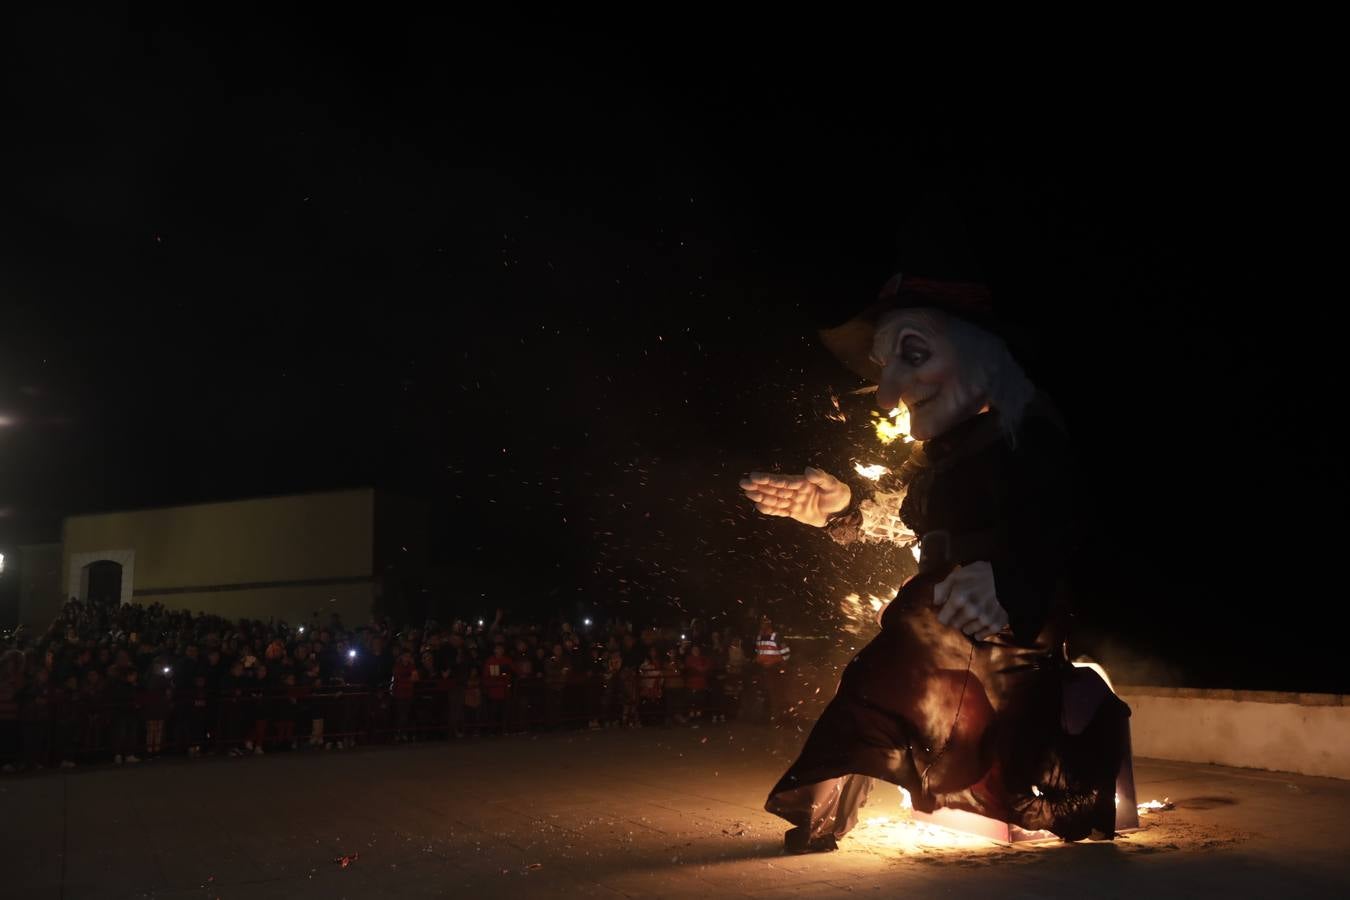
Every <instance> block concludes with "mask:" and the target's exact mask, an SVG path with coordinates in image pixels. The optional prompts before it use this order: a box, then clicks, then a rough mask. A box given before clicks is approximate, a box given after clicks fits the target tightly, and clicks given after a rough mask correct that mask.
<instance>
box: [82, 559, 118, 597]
mask: <svg viewBox="0 0 1350 900" xmlns="http://www.w3.org/2000/svg"><path fill="white" fill-rule="evenodd" d="M85 569H86V570H87V572H88V576H89V581H88V584H89V592H88V594H87V595H86V599H87V600H91V601H93V602H95V603H97V604H99V605H100V606H116V605H118V604H119V603H121V602H122V564H121V563H115V562H113V561H112V560H110V559H100V560H98V561H97V562H91V563H90V564H89V565H87V566H85Z"/></svg>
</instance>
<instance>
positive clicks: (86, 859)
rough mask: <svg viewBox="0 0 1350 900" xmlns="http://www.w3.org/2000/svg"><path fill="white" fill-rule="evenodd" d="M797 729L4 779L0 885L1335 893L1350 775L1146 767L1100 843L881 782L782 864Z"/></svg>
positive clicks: (510, 743) (331, 899)
mask: <svg viewBox="0 0 1350 900" xmlns="http://www.w3.org/2000/svg"><path fill="white" fill-rule="evenodd" d="M801 738H802V735H801V734H800V733H797V732H795V731H793V732H790V733H789V732H777V731H772V730H769V729H766V728H762V727H756V726H739V725H732V726H707V725H705V726H704V727H703V728H701V729H689V728H680V729H670V730H667V729H660V728H656V729H652V728H648V729H643V730H640V731H604V732H585V733H575V734H560V735H551V736H543V737H516V738H486V739H481V740H472V741H459V742H454V743H448V744H447V743H427V744H417V745H413V746H404V747H382V748H371V749H363V750H357V751H347V752H341V753H338V752H331V753H321V754H272V755H269V756H265V757H253V758H248V759H242V760H234V759H207V760H201V761H195V762H188V761H177V760H174V761H170V760H164V761H159V762H155V763H152V764H146V763H142V764H141V765H140V766H137V767H126V768H120V769H115V768H112V767H106V768H91V769H87V770H75V771H73V772H71V773H57V772H49V773H39V774H35V775H24V776H7V777H4V778H2V779H0V810H3V816H0V822H3V824H0V829H3V833H2V834H0V838H3V840H0V866H2V867H3V868H0V872H3V875H2V876H0V897H3V898H6V900H20V898H25V900H26V898H37V900H46V898H64V900H75V898H114V897H125V898H201V900H210V898H216V897H221V898H236V897H238V898H264V900H265V898H290V900H304V898H310V897H315V898H320V897H321V898H324V900H340V898H381V897H400V898H401V897H461V896H472V897H476V898H487V897H512V898H529V897H606V898H619V897H625V896H632V897H644V898H649V897H699V898H702V900H707V898H712V897H726V896H757V897H780V896H791V897H843V896H856V895H858V894H860V893H861V894H864V895H870V896H894V895H899V894H907V895H909V896H916V897H929V896H933V897H999V898H1016V897H1061V896H1062V897H1083V896H1093V897H1129V898H1131V900H1139V898H1154V897H1224V898H1233V897H1279V898H1280V900H1286V898H1295V897H1320V896H1327V897H1330V896H1350V782H1345V781H1336V780H1331V779H1319V778H1307V777H1302V776H1293V775H1281V774H1274V773H1267V772H1256V771H1248V770H1242V769H1224V768H1218V767H1212V766H1196V765H1182V764H1174V763H1165V762H1157V761H1147V760H1139V761H1136V777H1137V779H1138V782H1139V794H1140V799H1141V800H1142V799H1150V798H1153V797H1157V798H1159V799H1161V798H1163V797H1168V798H1170V799H1171V800H1172V801H1173V802H1174V803H1175V804H1176V809H1174V810H1172V811H1170V812H1162V813H1157V814H1155V815H1152V816H1148V817H1146V818H1145V823H1146V824H1145V828H1144V830H1142V831H1141V832H1138V833H1136V834H1132V835H1129V836H1125V837H1122V838H1120V839H1119V840H1117V841H1116V842H1114V843H1105V844H1076V845H1063V844H1049V845H1038V846H1031V847H1027V846H1020V847H1016V848H1011V847H1002V846H998V845H993V844H988V843H983V842H980V841H977V840H974V839H960V838H955V837H953V836H951V835H949V834H947V833H943V832H936V831H932V830H931V829H926V828H922V827H920V826H917V825H914V824H913V823H910V822H908V821H907V820H906V819H905V817H904V815H903V813H902V812H901V811H900V809H899V797H898V792H896V791H893V790H892V789H891V788H890V787H889V786H885V785H883V786H881V787H880V788H879V789H878V790H877V791H876V792H874V794H873V797H874V802H873V803H872V804H871V805H870V806H869V807H868V808H867V809H865V810H864V811H863V823H862V824H861V825H860V827H859V828H858V829H857V830H856V831H855V832H854V834H853V835H851V836H850V837H849V838H847V839H846V840H845V841H844V842H843V844H842V845H841V849H840V850H839V851H838V852H836V853H832V854H823V855H813V856H804V857H799V856H785V855H783V854H782V852H781V849H780V842H781V834H782V831H783V823H781V822H779V821H778V820H777V819H775V818H774V817H772V816H769V815H768V814H767V813H765V812H763V810H762V806H761V805H762V803H763V801H764V796H765V793H766V792H767V790H768V788H769V786H770V785H771V784H772V783H773V782H774V781H775V780H776V779H777V777H778V775H779V774H780V773H781V770H782V769H783V768H784V767H785V765H786V764H787V762H788V761H789V757H790V756H791V754H792V753H793V752H794V751H795V749H796V746H797V745H798V744H799V742H800V739H801ZM342 856H348V857H349V858H350V860H351V861H350V863H349V865H348V866H346V867H345V868H344V867H343V866H342V865H341V863H340V862H338V861H337V860H338V859H339V858H340V857H342Z"/></svg>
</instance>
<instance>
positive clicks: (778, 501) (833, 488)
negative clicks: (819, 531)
mask: <svg viewBox="0 0 1350 900" xmlns="http://www.w3.org/2000/svg"><path fill="white" fill-rule="evenodd" d="M741 490H742V491H744V492H745V496H746V499H748V500H749V501H750V502H751V503H753V504H755V509H757V510H759V511H760V512H762V513H764V515H766V516H786V517H787V518H790V519H796V520H797V521H798V522H801V523H802V524H804V525H813V526H815V527H816V528H823V527H825V523H826V521H827V520H828V518H829V516H830V514H831V513H837V512H839V511H840V510H843V509H847V508H848V504H849V501H851V500H852V499H853V491H852V490H851V489H850V488H849V486H848V485H847V484H845V483H844V482H842V481H840V480H839V479H838V478H835V477H834V476H833V475H831V474H830V473H829V472H825V471H822V470H820V469H813V468H811V467H810V466H807V468H806V471H805V472H803V473H802V474H801V475H779V474H775V473H770V472H751V473H750V474H749V475H748V476H746V477H745V478H742V479H741Z"/></svg>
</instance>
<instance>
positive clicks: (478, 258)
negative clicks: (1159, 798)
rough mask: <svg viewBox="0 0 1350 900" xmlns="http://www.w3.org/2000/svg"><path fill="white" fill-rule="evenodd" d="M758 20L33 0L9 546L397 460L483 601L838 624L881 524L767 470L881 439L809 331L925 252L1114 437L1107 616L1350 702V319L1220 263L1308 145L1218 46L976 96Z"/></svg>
mask: <svg viewBox="0 0 1350 900" xmlns="http://www.w3.org/2000/svg"><path fill="white" fill-rule="evenodd" d="M694 31H697V29H694ZM751 34H752V32H744V33H741V34H734V33H728V32H723V33H722V35H721V37H720V38H718V39H717V40H708V39H705V40H703V41H701V42H700V41H697V40H696V39H695V38H693V37H692V36H681V35H677V34H675V33H674V32H671V33H669V34H667V35H666V37H665V38H664V39H663V40H662V41H660V42H659V43H658V42H656V41H654V40H647V39H644V40H641V41H639V40H636V39H634V38H633V37H632V36H631V35H629V36H624V35H622V34H620V33H619V32H618V31H617V30H615V31H611V32H605V31H603V30H591V31H583V30H582V29H580V28H578V27H575V26H567V25H566V24H565V23H563V22H561V21H536V22H524V21H516V22H509V23H500V24H494V25H492V26H488V25H468V24H465V23H463V22H452V21H448V20H432V19H426V20H414V19H398V20H392V19H391V20H389V21H382V22H370V21H364V20H362V21H345V22H339V21H333V20H315V19H304V20H300V19H298V18H297V19H296V20H291V21H264V20H248V21H244V20H238V19H236V20H223V19H222V20H219V21H191V22H189V21H173V20H170V19H168V18H161V17H158V16H155V17H150V16H141V17H137V16H134V15H132V16H128V15H124V14H121V13H118V14H90V15H89V16H87V17H86V18H83V19H80V18H72V17H69V16H61V17H59V18H58V17H56V16H55V15H54V14H53V15H50V16H49V15H48V14H45V13H33V14H30V15H29V16H28V18H27V19H26V20H25V21H23V22H22V23H21V24H20V25H19V26H17V27H16V28H15V29H14V30H13V31H12V34H11V40H12V41H13V43H12V45H11V46H10V47H8V48H7V50H6V52H7V55H8V56H9V58H10V61H11V65H12V67H13V75H12V76H11V77H10V78H8V79H7V80H6V93H5V120H6V121H5V127H4V132H5V134H6V135H7V137H6V139H5V141H4V142H3V144H2V145H0V163H3V167H4V171H5V174H6V177H5V178H4V179H3V181H0V305H2V309H3V318H2V319H0V551H3V550H4V549H8V548H12V547H14V546H16V545H18V544H21V543H26V542H33V541H40V540H54V539H56V538H57V537H58V535H59V524H60V520H61V518H62V517H63V516H65V515H69V514H72V513H80V512H91V511H99V510H110V509H125V508H137V507H146V506H155V505H163V504H170V503H183V502H197V501H206V500H219V499H231V498H238V497H247V496H254V495H260V494H273V493H287V492H294V491H307V490H321V489H329V488H336V487H348V486H357V485H367V484H373V485H377V486H380V487H384V488H388V489H390V490H395V491H399V492H402V493H406V494H409V495H411V496H416V497H421V498H424V499H426V500H427V501H428V502H429V504H430V506H431V509H432V513H433V521H432V527H433V542H432V547H433V553H434V558H435V561H436V562H437V563H438V565H439V566H440V567H441V569H442V571H443V572H449V573H451V577H452V579H453V584H454V585H455V591H456V592H462V595H463V597H464V602H465V604H466V606H467V605H479V606H484V607H488V608H490V607H492V606H497V605H504V606H508V607H511V608H513V609H517V610H521V611H522V612H523V611H531V612H538V613H540V614H545V613H548V612H551V611H553V610H557V609H567V608H570V607H571V606H572V605H574V604H575V603H576V602H578V601H583V602H596V603H606V604H609V605H610V606H611V607H612V608H618V609H621V610H624V611H626V612H627V613H628V614H629V615H631V616H632V617H633V618H635V619H650V618H653V617H656V618H669V617H673V616H680V615H690V614H695V613H716V612H719V611H725V610H728V609H733V608H736V607H738V606H745V605H754V606H757V607H759V608H769V609H773V610H775V611H776V613H777V615H778V616H779V617H780V618H782V619H784V620H786V621H790V622H792V623H794V625H795V626H796V627H798V628H801V629H803V630H809V629H810V628H811V627H813V626H815V625H817V624H819V622H820V621H824V619H823V618H822V616H823V613H821V611H822V610H825V609H829V608H833V607H834V606H835V605H836V601H837V599H838V597H839V596H840V595H842V594H843V593H846V592H847V590H852V589H857V587H858V586H859V585H862V584H863V583H864V582H865V580H866V576H867V575H868V574H871V573H875V572H876V571H877V570H878V568H881V569H883V570H884V569H885V567H886V557H885V554H884V553H878V552H876V551H862V552H861V553H855V552H851V551H847V550H845V549H842V548H836V547H833V546H832V545H829V544H828V542H824V541H822V539H821V536H820V535H819V534H813V533H807V532H806V530H805V529H803V528H801V527H800V526H797V527H794V526H793V524H792V523H785V522H781V521H773V522H770V521H767V520H760V519H758V518H757V517H756V516H755V515H754V514H753V511H752V510H749V508H748V506H747V505H745V504H744V503H743V501H741V500H740V498H739V493H738V491H737V490H736V479H737V478H738V477H739V475H740V474H741V473H742V472H744V471H746V470H748V469H750V468H765V467H781V468H783V469H784V470H800V468H801V466H803V465H805V464H808V463H813V464H818V465H821V466H823V467H825V468H828V469H831V470H832V471H835V472H836V473H839V474H843V473H845V472H847V471H848V469H849V468H850V466H851V462H852V460H854V459H865V460H866V461H885V458H886V457H885V454H884V452H883V451H882V449H881V448H880V446H879V445H878V444H877V443H876V442H875V441H874V440H873V439H872V438H871V437H870V436H869V434H868V428H867V424H866V419H867V402H868V401H867V399H866V398H857V399H852V400H850V399H849V398H848V397H847V396H845V399H844V406H845V411H846V412H848V413H849V417H850V422H849V423H844V424H841V423H838V422H834V421H832V420H830V419H829V418H827V415H826V413H827V412H828V411H829V409H830V401H829V398H830V395H831V393H832V392H833V393H835V394H843V393H844V392H846V391H848V390H851V389H854V388H857V387H859V386H860V382H858V381H857V380H856V379H855V378H853V377H852V376H850V375H849V374H848V373H847V372H846V371H845V370H844V369H842V367H840V366H839V365H838V364H837V363H836V362H835V361H834V360H833V359H832V358H830V357H829V356H828V354H827V353H825V351H824V350H823V349H821V348H820V347H819V345H818V343H817V341H816V339H815V337H814V331H813V329H814V326H815V325H816V324H818V323H821V322H823V321H825V320H827V319H829V318H831V317H834V318H836V319H841V318H843V317H845V315H846V314H847V313H848V312H849V311H850V308H851V307H856V306H861V305H863V304H864V303H865V302H866V301H867V299H868V297H869V296H870V295H871V294H872V293H874V292H875V290H876V287H877V285H878V284H879V283H880V281H881V280H884V278H885V277H886V276H887V275H888V274H890V272H891V271H892V270H893V269H894V268H895V267H896V261H897V259H900V260H904V261H906V262H908V261H910V260H913V261H914V262H913V263H912V264H913V265H916V266H919V267H923V266H929V267H931V268H942V267H956V268H958V269H962V270H968V269H969V268H970V267H972V266H975V267H978V269H979V271H980V272H981V274H982V275H983V276H984V277H986V278H987V279H988V280H989V281H990V282H991V283H992V284H993V285H994V287H995V292H996V296H997V297H998V302H999V304H1000V308H1001V310H1002V311H1003V312H1004V314H1005V315H1006V316H1007V317H1008V318H1011V319H1014V320H1016V321H1018V322H1019V323H1021V324H1023V325H1024V326H1026V327H1027V328H1028V329H1031V330H1032V331H1033V332H1034V333H1035V335H1036V341H1035V343H1034V345H1028V350H1027V359H1028V367H1029V368H1030V369H1031V371H1032V374H1033V376H1034V377H1035V379H1036V380H1037V382H1038V383H1039V384H1041V385H1042V386H1044V387H1045V388H1046V389H1047V390H1048V391H1049V392H1050V393H1051V394H1052V396H1054V397H1055V398H1056V400H1057V401H1058V402H1059V404H1060V405H1061V406H1062V407H1063V408H1064V411H1065V413H1066V416H1067V418H1068V419H1069V422H1070V426H1071V428H1072V430H1073V432H1074V434H1075V437H1076V440H1077V443H1078V448H1079V451H1080V454H1081V470H1082V472H1081V475H1082V479H1083V481H1082V483H1083V490H1084V495H1085V499H1086V501H1087V515H1086V522H1087V525H1086V526H1085V529H1084V542H1085V549H1084V553H1083V559H1082V563H1081V564H1080V566H1079V568H1080V570H1081V571H1080V572H1079V580H1080V582H1081V583H1082V584H1083V585H1085V586H1086V589H1085V590H1084V592H1083V593H1084V598H1083V613H1082V616H1083V620H1084V633H1085V634H1086V635H1087V636H1088V637H1089V639H1090V641H1091V642H1095V643H1094V646H1095V648H1096V649H1099V650H1101V651H1102V652H1104V653H1107V654H1108V655H1109V654H1114V655H1115V656H1116V657H1117V658H1120V659H1129V660H1131V661H1133V662H1135V663H1137V664H1138V665H1140V666H1141V667H1142V669H1141V671H1144V672H1147V673H1149V674H1150V675H1152V676H1153V677H1155V678H1156V679H1171V680H1174V681H1182V682H1186V683H1191V684H1202V685H1224V686H1239V687H1259V688H1271V689H1291V688H1292V689H1305V690H1306V689H1314V690H1341V691H1344V690H1350V679H1347V676H1346V675H1345V674H1344V673H1343V671H1342V670H1341V667H1339V666H1338V665H1336V664H1335V663H1334V650H1333V648H1334V637H1333V636H1334V635H1335V634H1337V632H1339V631H1340V630H1341V628H1342V623H1343V622H1344V619H1345V616H1344V613H1343V611H1342V602H1343V601H1342V600H1341V594H1343V593H1344V589H1343V588H1342V587H1341V586H1340V585H1339V583H1338V581H1337V580H1336V579H1334V578H1332V577H1330V575H1329V573H1328V570H1327V568H1326V567H1327V566H1330V565H1333V564H1334V561H1335V560H1337V559H1338V558H1339V557H1340V556H1341V555H1343V551H1342V550H1341V549H1340V547H1339V544H1340V540H1339V534H1338V533H1336V531H1335V529H1334V528H1327V527H1324V526H1316V527H1314V525H1313V523H1314V521H1317V520H1321V519H1323V518H1325V517H1327V516H1328V515H1330V516H1331V518H1332V519H1333V520H1334V519H1337V518H1340V517H1341V516H1342V514H1341V512H1340V510H1341V509H1342V508H1343V506H1342V504H1341V503H1340V501H1338V500H1337V499H1336V498H1337V497H1338V496H1339V495H1340V494H1342V493H1343V488H1344V473H1343V467H1342V466H1341V464H1340V458H1339V448H1338V447H1336V446H1334V445H1333V441H1332V438H1331V435H1330V433H1329V430H1328V429H1327V428H1326V427H1325V422H1326V421H1327V420H1328V419H1330V418H1332V416H1333V412H1332V407H1331V406H1330V401H1331V400H1333V399H1339V398H1338V397H1337V396H1336V394H1337V383H1338V382H1337V379H1336V378H1335V376H1334V374H1333V369H1334V352H1333V348H1334V347H1335V345H1336V341H1335V334H1334V332H1332V331H1331V330H1330V329H1329V328H1327V327H1324V325H1325V323H1324V322H1322V320H1321V319H1320V318H1319V319H1316V320H1315V322H1314V325H1315V327H1313V328H1308V327H1306V323H1305V321H1304V320H1303V319H1301V318H1300V319H1296V320H1289V319H1286V318H1285V317H1284V310H1286V309H1298V308H1299V304H1300V302H1301V300H1300V298H1299V297H1297V296H1290V295H1289V289H1288V285H1287V284H1284V283H1281V282H1272V281H1270V280H1269V279H1265V278H1258V277H1256V276H1254V275H1253V277H1251V278H1249V279H1247V280H1246V281H1245V282H1243V283H1242V285H1241V287H1240V290H1239V292H1238V293H1236V294H1235V293H1233V292H1232V290H1231V289H1230V288H1228V287H1227V285H1228V284H1229V283H1230V282H1231V280H1232V278H1233V276H1234V274H1235V273H1241V272H1243V271H1246V270H1247V267H1248V265H1249V264H1250V263H1251V260H1250V259H1248V258H1245V257H1244V256H1243V255H1242V250H1241V249H1240V247H1241V246H1242V245H1240V244H1239V243H1238V241H1237V238H1239V237H1240V236H1246V237H1250V235H1251V232H1252V230H1253V228H1257V229H1262V230H1279V229H1280V228H1281V227H1282V222H1281V220H1280V219H1279V218H1278V217H1277V216H1276V214H1275V213H1273V212H1272V210H1271V208H1269V207H1267V206H1265V205H1264V204H1265V203H1267V200H1268V197H1269V195H1270V194H1271V193H1278V191H1271V190H1269V188H1270V186H1271V185H1272V184H1275V183H1277V182H1280V183H1283V181H1284V180H1285V179H1288V178H1291V177H1293V175H1292V174H1291V173H1292V172H1293V170H1294V169H1295V168H1297V167H1296V166H1294V165H1293V164H1292V163H1291V162H1290V161H1289V158H1288V157H1287V156H1283V157H1282V156H1278V155H1277V154H1276V153H1272V152H1269V151H1270V148H1268V147H1266V146H1265V145H1258V144H1257V143H1256V142H1254V141H1253V140H1251V139H1250V132H1249V131H1243V129H1244V128H1245V127H1246V126H1245V125H1244V124H1243V123H1242V122H1241V121H1240V120H1241V116H1239V115H1238V114H1237V112H1236V111H1235V110H1234V109H1233V108H1232V106H1230V105H1229V104H1227V103H1226V102H1225V101H1224V100H1223V98H1221V97H1220V96H1219V95H1218V94H1216V93H1215V91H1214V90H1213V88H1212V86H1207V85H1205V84H1202V83H1200V82H1199V81H1196V82H1191V81H1190V80H1188V79H1186V78H1184V77H1181V76H1180V75H1178V77H1177V79H1176V80H1174V81H1172V82H1170V83H1160V84H1157V85H1152V84H1150V85H1146V84H1143V83H1142V82H1139V81H1134V80H1131V79H1129V78H1125V79H1122V80H1120V81H1119V82H1117V83H1110V84H1106V83H1103V84H1101V85H1096V84H1092V85H1089V84H1087V83H1086V82H1084V81H1083V80H1082V79H1068V80H1069V81H1074V82H1076V83H1075V84H1072V85H1068V84H1064V83H1063V80H1064V79H1063V78H1061V79H1060V80H1059V81H1056V80H1055V76H1053V75H1052V74H1047V75H1046V76H1045V77H1046V79H1048V80H1046V81H1043V82H1040V83H1038V84H1035V85H1028V86H1027V87H1026V88H1025V89H1022V88H1014V87H1013V86H1011V85H1009V84H1007V83H1006V82H1004V81H1003V80H1001V79H987V80H980V79H975V83H974V84H973V85H972V86H971V90H970V91H969V92H968V93H963V94H962V98H961V99H960V100H957V101H951V100H947V99H946V97H945V96H944V97H943V98H942V99H941V100H939V99H938V97H937V96H936V93H934V92H931V91H928V90H927V89H926V88H925V85H924V84H911V83H910V82H909V80H908V79H906V78H904V77H903V76H902V75H901V74H899V72H898V70H897V69H896V68H895V66H894V65H893V64H892V60H890V59H889V58H888V57H887V56H886V55H879V56H878V55H871V54H869V53H867V52H862V51H861V50H859V49H856V48H852V47H850V46H849V45H848V44H847V43H836V44H831V45H830V49H829V52H803V45H802V44H801V43H800V41H801V40H804V38H801V37H799V38H798V39H797V40H796V41H795V42H794V41H784V40H777V39H775V40H751V39H750V35H751ZM705 37H706V36H705ZM817 50H819V48H817ZM934 80H935V81H942V80H943V79H934ZM902 85H903V86H902ZM1005 93H1006V95H1005ZM996 94H997V95H999V96H996ZM1238 132H1243V133H1244V134H1245V135H1246V137H1244V139H1243V140H1241V141H1238V140H1235V135H1236V134H1237V133H1238ZM1289 140H1295V139H1294V138H1286V141H1289ZM1274 149H1275V151H1277V152H1284V153H1290V152H1291V151H1292V150H1293V149H1296V148H1291V147H1290V146H1288V145H1287V144H1286V145H1285V146H1283V147H1277V148H1274ZM953 222H955V223H956V224H953ZM1239 280H1241V279H1239ZM1220 284H1223V285H1224V287H1223V288H1220V287H1219V285H1220ZM1253 303H1255V304H1259V305H1260V308H1261V309H1263V310H1264V312H1260V313H1256V314H1252V313H1248V312H1244V311H1243V310H1244V307H1246V306H1249V305H1250V304H1253ZM1271 310H1278V311H1279V314H1278V315H1272V314H1271ZM1318 315H1321V314H1320V313H1319V314H1318ZM1328 321H1329V318H1328ZM882 580H883V581H884V580H885V579H884V578H882ZM892 586H894V585H892Z"/></svg>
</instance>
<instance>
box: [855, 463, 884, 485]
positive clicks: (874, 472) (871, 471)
mask: <svg viewBox="0 0 1350 900" xmlns="http://www.w3.org/2000/svg"><path fill="white" fill-rule="evenodd" d="M853 471H855V472H857V473H858V474H859V475H861V476H862V477H864V478H870V479H871V480H873V481H877V480H879V479H880V478H881V476H882V475H889V474H890V472H891V470H890V469H888V468H886V467H885V466H883V465H882V464H881V463H873V464H872V465H870V466H865V465H863V464H862V463H860V462H858V463H854V464H853Z"/></svg>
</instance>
